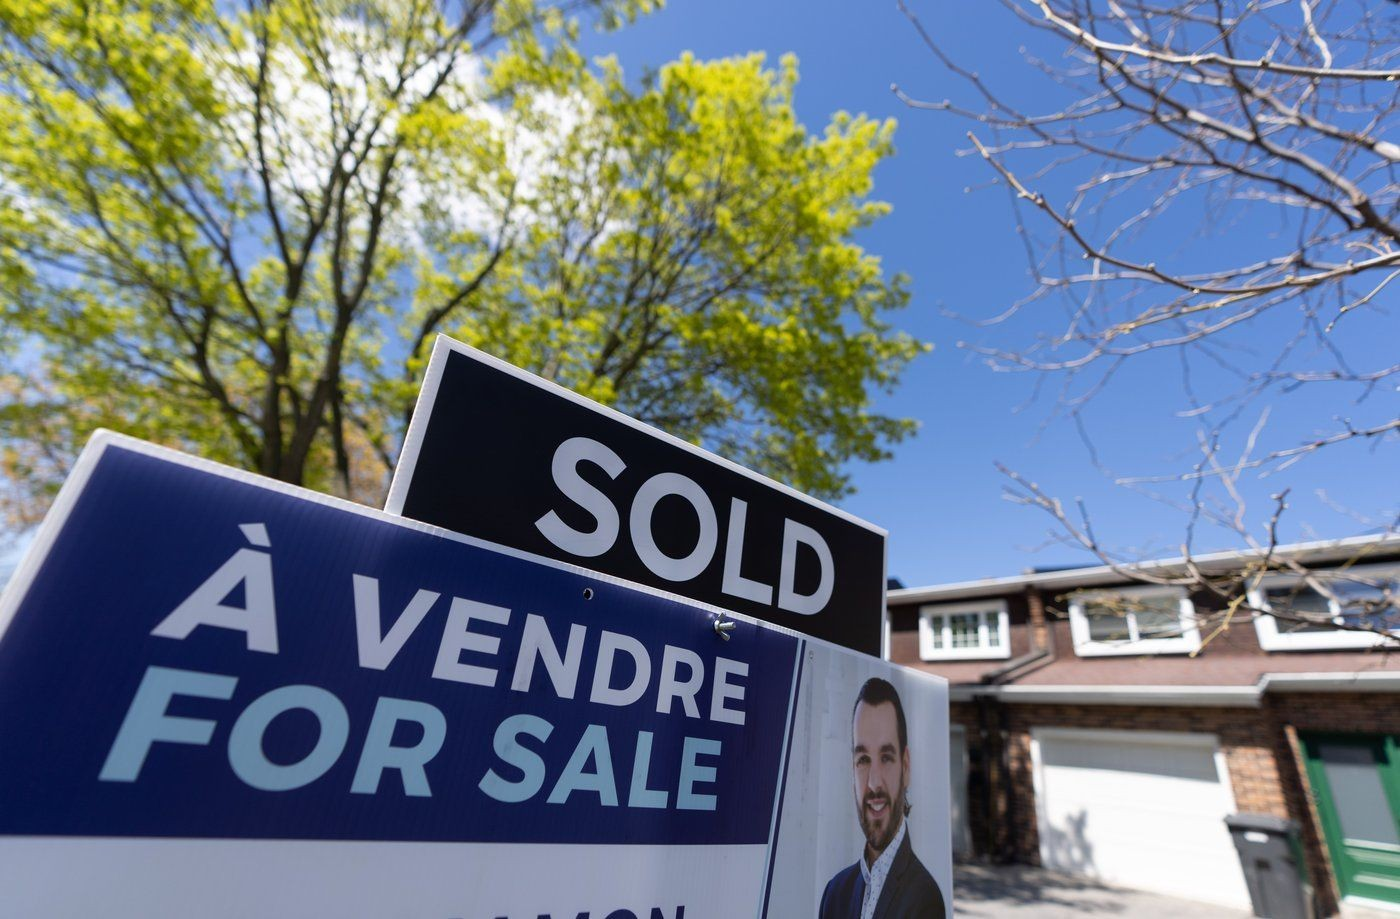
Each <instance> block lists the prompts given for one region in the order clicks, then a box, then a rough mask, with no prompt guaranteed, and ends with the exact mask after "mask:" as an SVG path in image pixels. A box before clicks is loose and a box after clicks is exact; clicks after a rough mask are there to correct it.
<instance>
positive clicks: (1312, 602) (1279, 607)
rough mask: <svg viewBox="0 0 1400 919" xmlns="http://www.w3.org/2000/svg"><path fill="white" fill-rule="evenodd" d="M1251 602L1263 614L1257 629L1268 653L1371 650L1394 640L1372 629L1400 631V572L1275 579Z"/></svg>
mask: <svg viewBox="0 0 1400 919" xmlns="http://www.w3.org/2000/svg"><path fill="white" fill-rule="evenodd" d="M1249 603H1250V605H1251V606H1253V607H1254V608H1255V609H1257V610H1261V611H1263V614H1261V615H1258V616H1256V617H1255V619H1254V630H1255V632H1256V633H1257V634H1258V635H1259V645H1260V647H1262V648H1263V649H1264V650H1266V651H1312V650H1321V649H1327V648H1370V647H1373V646H1375V645H1378V644H1382V643H1385V642H1387V641H1388V640H1389V639H1388V638H1387V637H1386V636H1385V635H1381V634H1378V633H1377V632H1375V631H1366V629H1381V630H1385V631H1390V630H1397V631H1400V609H1397V604H1400V568H1396V567H1393V566H1391V567H1385V566H1376V565H1368V566H1361V567H1355V568H1348V569H1346V570H1344V571H1319V572H1316V573H1315V574H1314V575H1313V576H1312V577H1311V578H1305V577H1303V576H1301V575H1296V574H1275V575H1269V576H1268V577H1266V578H1264V579H1263V580H1262V581H1260V582H1259V584H1258V585H1257V586H1256V587H1255V588H1254V589H1253V590H1251V591H1250V592H1249ZM1268 614H1274V615H1268Z"/></svg>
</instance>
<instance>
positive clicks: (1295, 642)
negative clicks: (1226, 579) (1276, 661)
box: [1249, 565, 1400, 651]
mask: <svg viewBox="0 0 1400 919" xmlns="http://www.w3.org/2000/svg"><path fill="white" fill-rule="evenodd" d="M1318 573H1319V574H1326V573H1327V572H1325V571H1319V572H1318ZM1346 573H1347V574H1349V575H1355V576H1357V577H1366V576H1367V575H1373V574H1375V575H1379V574H1390V575H1394V574H1400V566H1396V565H1364V566H1357V567H1355V568H1349V569H1347V571H1346ZM1302 580H1303V578H1302V577H1301V576H1299V575H1296V574H1287V573H1280V574H1270V575H1267V576H1265V577H1264V578H1262V579H1261V580H1260V581H1259V583H1258V584H1257V585H1256V586H1254V587H1252V588H1250V590H1249V605H1250V606H1252V607H1254V608H1255V609H1257V610H1267V609H1269V608H1270V607H1269V600H1268V595H1267V594H1266V593H1265V591H1266V590H1268V589H1269V588H1270V587H1278V586H1281V585H1291V584H1297V583H1299V582H1300V581H1302ZM1329 605H1330V606H1332V609H1333V612H1334V613H1335V614H1337V615H1340V611H1338V610H1337V608H1336V604H1335V603H1329ZM1254 634H1255V635H1257V636H1259V647H1261V648H1263V649H1264V650H1265V651H1325V650H1328V649H1332V650H1337V649H1341V650H1347V649H1356V648H1374V647H1376V646H1378V645H1383V644H1387V643H1388V642H1387V640H1386V638H1385V637H1384V636H1382V635H1373V634H1371V633H1370V632H1351V631H1347V630H1345V629H1338V630H1337V631H1335V632H1280V631H1279V627H1278V620H1277V619H1275V618H1274V617H1273V616H1269V615H1264V614H1260V615H1257V616H1255V617H1254Z"/></svg>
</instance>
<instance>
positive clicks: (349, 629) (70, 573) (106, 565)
mask: <svg viewBox="0 0 1400 919" xmlns="http://www.w3.org/2000/svg"><path fill="white" fill-rule="evenodd" d="M84 463H85V466H84V468H83V470H81V471H80V473H81V474H75V479H80V481H75V482H72V483H70V486H69V487H68V489H67V490H66V492H65V495H64V496H63V497H62V498H61V500H60V506H59V508H58V509H57V510H56V512H55V513H56V514H57V515H59V516H60V518H61V519H60V520H59V521H58V522H57V523H56V524H53V525H51V526H50V527H49V528H48V529H47V530H46V532H45V535H44V536H43V537H42V538H41V539H42V541H43V542H44V543H45V545H43V546H39V547H37V548H36V556H38V559H39V560H38V562H37V563H36V564H33V565H31V566H30V567H29V570H27V571H21V573H20V575H19V578H18V583H16V584H15V585H13V586H12V590H11V593H10V594H8V595H7V599H6V603H5V612H6V613H9V614H11V615H12V619H11V621H10V623H9V626H8V628H7V629H6V631H5V632H4V636H3V639H0V737H4V738H5V742H4V743H3V744H0V834H9V835H31V836H32V835H37V836H128V837H130V836H146V837H203V838H210V837H217V838H264V839H272V838H277V839H326V840H337V839H338V840H418V841H466V842H526V841H528V842H536V843H551V842H557V843H607V844H612V843H633V844H646V843H671V844H675V843H695V844H744V843H749V844H764V843H767V842H768V841H769V834H770V831H771V826H772V818H773V813H774V802H775V797H776V790H777V789H776V785H777V782H778V779H779V776H780V774H781V771H782V770H781V769H780V765H781V763H780V759H781V757H782V755H783V752H784V742H785V735H786V732H787V728H788V725H787V718H788V712H789V706H790V703H791V699H792V695H793V687H794V670H795V668H796V665H797V660H798V654H799V643H800V641H799V639H797V638H795V637H793V636H792V635H789V634H786V633H783V632H780V631H777V630H773V629H768V628H761V627H756V626H753V625H750V624H748V623H742V624H741V625H740V627H739V629H738V630H737V632H736V633H735V640H733V641H729V642H724V641H721V640H719V638H718V637H717V636H716V633H715V631H714V629H713V628H712V624H713V623H712V616H711V613H710V612H708V611H707V610H705V609H702V608H698V607H695V606H691V605H687V604H684V603H681V602H678V601H674V600H671V599H668V598H665V597H663V596H659V595H657V594H653V593H649V592H645V591H642V590H639V589H636V588H634V587H629V586H624V585H623V584H621V583H618V582H616V581H613V580H611V579H606V578H604V577H600V576H597V575H590V574H588V573H586V572H581V571H579V570H577V569H571V568H569V567H568V566H564V565H560V564H556V563H543V562H541V561H538V560H532V559H530V558H528V557H524V556H522V555H520V554H510V553H507V552H503V551H497V550H494V549H491V548H487V547H484V546H482V545H480V544H474V543H472V542H470V541H466V540H464V539H462V538H460V537H454V536H449V535H446V534H444V533H442V532H441V531H435V530H433V529H431V528H429V527H426V526H423V525H420V524H414V523H409V522H404V521H395V520H392V519H390V518H386V516H385V515H383V514H379V513H376V512H369V511H366V512H361V511H358V510H356V509H353V508H352V507H350V506H349V505H347V504H344V503H342V502H336V501H331V500H326V499H320V498H318V497H316V496H314V495H311V494H310V493H308V492H304V491H301V490H296V489H290V488H286V487H282V486H275V485H272V484H270V483H267V482H264V481H263V480H259V479H255V478H253V477H250V476H242V475H239V474H236V473H233V472H231V471H226V470H220V469H218V468H217V467H212V466H210V465H207V464H205V465H201V464H197V463H193V462H189V461H183V460H182V461H177V460H176V459H175V458H173V457H171V456H169V455H166V454H162V453H161V452H159V451H156V450H153V449H151V448H144V447H140V446H138V445H136V444H134V443H132V442H130V441H125V440H123V439H120V438H111V437H109V438H106V439H105V440H103V441H102V442H101V443H100V445H99V446H98V447H95V448H92V449H90V451H89V454H85V460H84Z"/></svg>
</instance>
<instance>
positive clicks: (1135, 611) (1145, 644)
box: [1069, 587, 1201, 657]
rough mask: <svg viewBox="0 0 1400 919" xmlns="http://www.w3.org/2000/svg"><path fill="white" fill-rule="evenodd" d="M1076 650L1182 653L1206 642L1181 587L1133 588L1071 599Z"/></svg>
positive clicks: (1088, 652) (1084, 653)
mask: <svg viewBox="0 0 1400 919" xmlns="http://www.w3.org/2000/svg"><path fill="white" fill-rule="evenodd" d="M1069 625H1070V634H1071V635H1073V636H1074V651H1075V653H1076V654H1079V655H1080V656H1082V657H1092V656H1095V655H1107V654H1173V653H1176V654H1182V653H1190V652H1191V651H1195V650H1196V649H1198V648H1199V647H1200V646H1201V635H1200V631H1199V630H1198V629H1197V628H1196V613H1195V609H1194V608H1193V607H1192V605H1191V600H1190V598H1188V597H1187V596H1186V591H1185V590H1183V589H1181V588H1179V587H1129V588H1123V589H1121V590H1111V591H1110V590H1100V591H1091V592H1085V593H1080V594H1075V595H1074V596H1073V597H1071V598H1070V603H1069Z"/></svg>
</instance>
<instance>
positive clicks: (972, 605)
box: [919, 600, 1011, 661]
mask: <svg viewBox="0 0 1400 919" xmlns="http://www.w3.org/2000/svg"><path fill="white" fill-rule="evenodd" d="M956 613H982V614H983V619H982V621H981V622H980V623H979V625H978V627H977V639H978V642H979V646H978V647H976V648H950V647H948V645H949V644H950V642H951V637H952V636H951V634H950V630H948V629H947V625H946V620H945V624H944V626H943V628H944V629H945V631H944V634H943V647H941V648H935V647H933V628H934V625H933V622H932V619H933V617H935V616H939V617H947V616H950V615H953V614H956ZM991 615H995V616H996V617H997V634H998V635H999V636H1000V642H999V643H998V644H996V645H987V644H986V641H987V622H986V617H987V616H991ZM1009 657H1011V628H1010V623H1009V617H1008V616H1007V614H1006V601H1005V600H978V601H974V602H968V603H934V604H929V605H928V606H921V607H919V659H920V660H925V661H966V660H978V661H995V660H1006V659H1007V658H1009Z"/></svg>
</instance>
